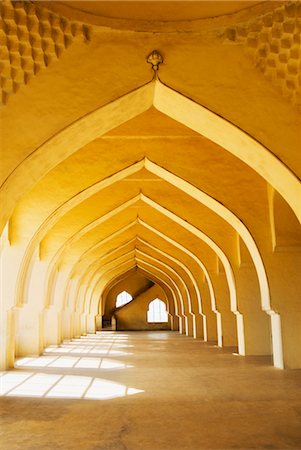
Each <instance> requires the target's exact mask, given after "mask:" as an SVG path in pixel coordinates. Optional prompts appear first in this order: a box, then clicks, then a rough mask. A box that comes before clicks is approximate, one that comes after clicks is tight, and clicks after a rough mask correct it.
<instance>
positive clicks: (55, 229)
mask: <svg viewBox="0 0 301 450" xmlns="http://www.w3.org/2000/svg"><path fill="white" fill-rule="evenodd" d="M125 106H126V107H125ZM151 106H152V107H155V108H156V109H157V110H158V111H160V112H161V113H164V114H165V115H167V116H168V117H171V118H172V119H175V120H176V121H177V122H179V123H182V124H184V125H186V126H188V127H189V128H190V129H192V130H193V131H194V132H195V133H197V134H201V135H202V136H205V137H206V138H209V139H211V140H212V141H213V142H215V144H217V145H219V146H220V147H222V148H223V149H225V150H227V151H228V152H230V153H231V154H232V155H234V156H235V158H238V159H239V160H240V161H243V162H244V163H246V164H247V166H248V167H249V168H250V167H251V168H252V169H253V170H255V172H256V175H254V174H253V172H252V173H248V172H247V173H248V176H249V177H250V179H251V178H252V177H254V179H256V181H257V183H258V186H259V187H258V190H259V191H260V192H263V190H264V189H266V190H267V202H266V203H265V205H264V207H263V209H264V208H265V209H268V214H269V218H270V221H271V223H272V228H269V229H265V233H261V224H259V226H258V227H257V225H256V226H254V227H253V228H252V223H251V222H249V223H248V225H246V224H245V223H244V222H243V221H242V220H241V218H240V217H239V215H237V214H235V212H234V210H235V208H234V210H233V211H232V210H231V208H229V207H226V206H225V205H224V204H223V202H222V201H219V200H217V199H215V198H214V195H209V194H207V192H206V189H205V188H204V189H202V188H201V187H200V186H198V182H197V177H196V174H194V173H193V170H192V168H190V171H191V180H190V181H187V180H186V179H185V178H186V177H184V176H183V177H181V176H180V172H181V170H179V169H177V170H176V171H175V172H178V174H176V173H174V172H173V171H172V170H171V167H172V163H171V162H169V164H167V166H169V167H164V166H163V165H162V163H161V161H160V162H158V163H156V162H154V161H153V160H152V159H150V158H149V157H147V156H145V155H144V157H143V158H141V159H139V160H138V162H132V163H131V164H129V165H128V166H126V167H123V168H121V169H120V170H117V171H115V172H114V171H113V172H112V170H109V171H108V172H107V173H109V175H107V176H104V174H105V172H103V177H102V178H101V179H100V180H98V181H95V182H94V183H91V181H90V182H89V184H87V186H86V188H85V189H80V190H78V192H76V193H75V194H74V193H72V192H70V193H69V194H68V195H69V197H68V195H67V194H66V196H65V197H64V196H62V199H63V198H65V200H60V201H59V202H58V203H57V204H56V203H55V201H53V207H52V209H51V211H50V212H49V211H48V209H43V206H41V209H40V211H39V214H36V215H35V216H34V217H33V220H32V221H30V222H27V223H26V224H25V222H24V223H23V222H22V214H24V211H25V213H28V212H30V210H31V208H32V205H35V201H34V200H35V198H37V197H35V195H36V193H35V189H36V191H37V192H38V191H39V189H42V187H43V182H45V183H46V184H47V183H48V182H49V181H50V180H49V178H51V173H52V171H55V170H56V168H57V167H59V169H58V170H62V171H63V170H64V169H63V168H60V164H61V163H62V164H63V163H64V161H68V158H69V157H71V155H72V154H73V153H74V152H75V151H76V150H78V151H80V149H81V148H82V147H84V146H85V145H88V144H89V143H90V142H91V141H92V142H93V141H94V140H95V139H97V138H98V137H99V136H101V135H102V134H103V133H105V132H107V131H109V130H111V129H113V128H116V127H117V126H118V125H120V124H121V123H123V122H125V121H126V120H127V119H129V118H131V117H133V116H134V117H135V116H137V115H139V114H141V113H143V112H145V111H147V110H148V109H149V108H150V107H151ZM116 111H118V115H116V118H115V113H116ZM96 123H97V124H99V123H101V124H103V125H101V126H97V127H96V126H95V124H96ZM83 129H85V130H86V132H85V133H82V130H83ZM194 138H195V137H194ZM67 140H70V143H71V145H69V146H65V142H66V141H67ZM50 153H51V157H49V158H45V154H50ZM33 161H34V164H33ZM119 165H120V163H119ZM29 167H30V171H31V173H32V177H30V178H28V177H27V178H24V171H26V170H28V168H29ZM110 169H111V168H110ZM47 173H49V175H47ZM141 173H142V174H143V175H141ZM146 173H147V174H148V175H147V176H146V175H145V174H146ZM43 175H44V178H42V181H41V184H40V185H39V182H38V180H39V179H40V177H41V176H43ZM133 176H135V177H137V176H140V177H141V178H139V179H138V181H137V180H136V179H134V180H136V181H135V183H136V184H135V186H134V188H133V189H129V190H128V191H125V192H124V194H123V192H122V189H120V186H121V184H122V183H123V182H124V181H125V180H130V179H131V177H133ZM149 176H152V177H154V179H155V180H156V181H155V182H154V183H155V184H156V183H157V181H158V182H160V183H163V189H162V191H164V190H166V192H168V195H169V196H170V198H171V203H169V204H168V205H166V204H164V201H162V197H161V198H160V195H161V194H160V192H159V191H158V190H156V189H153V188H152V187H151V188H149V187H146V186H147V183H148V181H147V180H148V177H149ZM20 179H22V180H23V181H22V186H23V189H24V191H26V192H28V197H27V198H26V196H25V200H24V198H22V199H21V193H20V190H19V189H17V186H18V180H20ZM141 180H142V181H141ZM263 181H264V182H263ZM266 182H268V183H269V186H268V187H266V185H265V183H266ZM34 183H36V187H35V185H34ZM139 183H140V184H139ZM138 186H139V193H137V192H136V191H137V187H138ZM141 186H142V187H141ZM30 188H31V190H30ZM108 189H110V190H111V192H113V193H114V195H115V192H117V191H118V194H117V193H116V199H117V200H118V203H117V204H109V202H108V200H107V199H108V196H107V190H108ZM62 191H63V192H64V189H62ZM132 192H133V195H132ZM1 193H3V194H4V193H6V194H7V193H9V195H8V197H7V198H8V201H7V202H6V208H5V211H4V215H3V220H5V219H7V218H8V217H10V214H11V213H12V211H13V206H14V205H15V204H16V201H17V200H18V199H21V200H20V202H19V203H18V206H17V207H16V208H15V211H14V214H13V215H12V217H11V218H10V221H9V223H8V225H7V226H6V228H4V231H3V233H2V251H1V258H2V260H3V261H5V263H3V267H4V269H3V272H4V283H3V291H2V299H3V305H4V306H3V308H4V311H5V313H6V314H5V318H4V319H3V326H4V329H5V330H6V333H5V338H4V344H3V346H4V347H5V353H4V354H5V357H4V361H3V364H4V365H7V361H8V363H9V364H11V362H10V361H11V360H13V358H14V355H15V353H17V354H22V353H26V352H39V351H41V348H42V347H43V345H44V344H45V343H47V344H48V343H51V342H52V341H53V340H54V341H55V342H58V341H59V340H60V339H62V338H66V337H68V336H69V337H70V336H71V335H73V334H74V333H75V334H76V335H78V334H81V333H85V332H86V331H90V332H91V331H93V330H95V320H96V322H97V316H102V313H103V307H104V305H103V304H102V301H101V299H102V293H103V291H104V290H105V289H106V287H107V285H108V284H109V283H111V282H112V280H115V279H117V278H118V277H119V276H123V275H124V274H125V273H127V272H128V271H130V270H133V269H135V270H136V269H139V270H140V271H144V272H145V273H147V274H148V276H150V277H155V278H156V279H157V280H158V282H159V283H160V285H161V286H164V288H165V289H166V290H167V291H168V292H169V295H170V296H171V298H172V303H173V305H174V306H173V309H174V316H175V320H174V324H173V326H174V329H179V331H180V332H183V333H186V334H187V335H191V336H194V337H196V338H197V337H199V338H201V339H204V340H208V338H210V339H211V337H212V338H216V340H217V342H218V344H219V345H231V344H234V343H237V346H238V351H239V353H240V354H241V355H245V354H248V353H249V352H251V353H252V352H271V353H272V355H273V358H274V365H275V366H276V367H283V365H284V362H283V356H284V358H285V360H286V365H287V366H295V365H298V364H299V362H298V361H299V354H298V350H296V351H293V350H292V347H293V342H294V341H295V339H297V337H298V331H297V324H298V321H299V310H298V308H299V303H298V305H297V294H296V283H298V279H297V273H298V270H299V268H300V259H299V254H297V253H296V252H295V251H294V250H291V248H296V245H298V242H299V235H300V230H299V228H298V227H299V224H298V220H297V217H299V216H300V201H299V200H300V195H299V194H300V184H299V182H298V180H297V178H296V176H295V175H294V173H293V172H292V171H291V170H290V169H288V168H287V167H286V166H285V165H284V164H282V163H281V162H280V161H279V160H278V159H277V158H275V157H274V156H273V155H272V153H271V152H269V151H268V150H267V149H265V148H264V147H263V146H262V145H260V144H259V143H258V142H256V141H255V140H253V139H252V138H251V137H250V136H247V135H246V134H245V133H243V132H242V131H241V130H239V129H238V128H236V127H235V126H233V125H232V124H230V123H229V122H227V121H225V120H223V119H221V118H219V117H218V116H216V115H215V114H213V113H212V112H210V111H208V110H207V109H205V108H204V107H202V106H200V105H198V104H196V103H194V102H192V101H191V100H188V99H187V98H185V97H184V96H182V95H180V94H178V93H177V92H176V91H175V90H172V89H170V88H168V87H166V86H165V85H164V84H163V83H161V82H160V81H159V80H156V81H154V82H151V83H148V84H147V85H146V86H144V87H142V88H139V89H137V90H135V91H133V92H131V93H130V94H127V95H125V96H123V97H122V98H120V99H118V100H115V101H114V102H112V103H111V104H110V105H107V106H103V107H102V108H100V109H98V110H97V111H94V112H93V113H91V114H89V115H88V116H85V117H84V118H82V119H80V120H78V121H77V122H76V123H74V124H73V125H71V126H70V127H68V128H66V129H65V130H63V131H62V132H60V133H59V134H58V135H56V136H54V137H53V138H51V139H50V140H48V141H47V142H46V143H45V144H43V145H41V146H40V147H39V148H38V149H37V150H36V151H35V152H34V153H33V154H32V155H31V156H29V157H28V158H27V159H26V160H24V162H23V163H22V164H21V165H19V166H18V167H17V168H16V170H15V171H14V173H13V174H12V175H11V176H10V177H9V178H8V179H7V181H6V182H5V183H4V185H3V187H2V190H1ZM64 195H65V194H64ZM97 196H98V197H99V198H100V199H102V200H103V201H104V203H105V202H107V210H106V211H104V212H102V213H101V214H100V215H97V214H96V215H95V216H94V217H92V214H90V213H89V214H90V215H87V219H86V223H82V222H81V221H80V214H79V213H80V209H81V208H82V207H83V204H84V203H85V202H89V201H90V199H92V198H94V197H95V198H98V197H97ZM179 196H183V198H185V202H186V203H187V211H189V214H190V216H189V220H186V219H185V218H184V217H183V216H185V211H186V210H185V208H183V207H182V205H180V207H179V208H178V209H179V211H177V212H175V211H172V208H171V205H172V200H173V199H175V200H176V199H177V198H178V197H179ZM279 198H280V201H279V202H278V200H279ZM120 200H121V202H120ZM276 202H278V203H276ZM113 203H114V202H113ZM276 204H277V205H278V206H276V208H275V205H276ZM279 204H280V206H279ZM54 205H55V207H54ZM260 206H261V205H260ZM134 208H136V209H138V210H139V214H134V215H133V214H131V213H132V211H133V209H134ZM142 208H144V209H145V211H147V214H145V217H144V215H143V209H142ZM140 209H141V211H142V213H141V214H140ZM194 211H196V212H195V213H194ZM205 211H206V217H208V223H210V225H212V227H213V229H214V227H215V226H217V227H218V226H219V224H220V226H221V227H223V229H224V230H226V231H225V233H226V235H227V233H228V236H230V235H231V239H233V237H234V239H233V241H232V242H231V245H230V246H229V243H228V242H222V241H223V239H221V238H219V237H218V233H216V232H213V234H214V236H215V237H212V236H211V235H210V232H209V227H208V226H207V228H208V232H206V224H202V221H201V220H200V217H201V215H202V212H205ZM275 211H277V212H276V214H275ZM279 211H282V212H284V211H285V215H289V216H290V217H291V218H292V220H290V221H289V227H290V230H287V226H288V225H287V222H285V223H284V221H283V220H282V219H281V213H279ZM265 212H266V211H265ZM72 215H74V216H76V217H77V222H76V221H75V222H73V225H72V223H71V222H72V220H73V216H72ZM69 216H70V222H69V226H70V228H69V229H68V226H67V227H66V225H68V220H69ZM153 216H155V217H156V221H155V222H156V223H158V222H161V223H163V224H164V225H163V228H164V227H165V226H167V228H166V229H168V224H171V223H172V224H173V225H172V226H173V227H175V229H176V232H173V233H171V234H173V237H172V236H171V234H170V233H165V232H164V231H163V230H162V227H160V226H159V227H156V226H155V223H151V221H148V220H147V217H153ZM211 217H212V218H211ZM213 217H214V218H213ZM250 217H252V214H251V215H250ZM279 217H280V219H279ZM117 218H118V222H119V223H120V226H118V227H116V226H112V223H113V222H114V220H116V219H117ZM277 221H278V228H279V229H281V228H282V227H283V229H284V230H285V234H286V233H287V232H288V231H290V235H291V236H294V242H293V243H292V244H291V242H290V243H289V246H288V248H285V253H281V252H279V253H278V254H277V253H276V252H275V250H277V241H278V242H280V241H281V233H277V230H276V228H277ZM74 224H75V225H74ZM216 224H218V225H216ZM20 225H24V229H21V228H22V227H21V226H20ZM62 226H64V227H65V230H67V229H68V232H66V231H64V230H63V228H60V227H62ZM72 227H73V228H72ZM106 227H107V228H106ZM100 228H101V229H102V230H105V233H104V234H103V235H102V237H101V238H99V239H97V240H96V242H93V239H92V235H93V233H94V232H95V231H96V230H100ZM262 228H264V227H262ZM271 229H272V230H274V231H273V233H272V232H271V234H272V238H270V237H268V239H267V233H268V232H270V230H271ZM70 230H71V232H69V231H70ZM137 230H138V231H137ZM180 230H181V231H180ZM275 230H276V231H275ZM51 235H53V236H54V235H55V239H53V240H52V237H51ZM175 235H177V237H176V236H175ZM181 235H183V239H182V238H181V237H179V236H181ZM184 235H185V238H184ZM188 235H189V237H188ZM99 236H101V233H100V234H99ZM85 239H86V240H87V241H86V242H85V243H84V247H81V244H82V243H83V242H84V241H85ZM218 240H220V242H218ZM18 241H19V242H18ZM270 241H271V242H272V243H273V244H272V246H271V248H269V245H270V244H269V242H270ZM183 242H185V245H184V244H183ZM196 243H198V250H197V251H193V250H192V249H195V246H196ZM77 246H78V247H77ZM80 247H81V248H80ZM280 247H281V246H279V245H278V250H279V248H280ZM163 249H164V250H163ZM202 253H204V254H205V253H206V255H209V256H206V258H205V259H207V260H208V261H210V262H209V263H204V258H203V257H202ZM212 261H214V264H215V265H216V267H215V268H214V269H212ZM284 263H285V265H286V267H287V270H288V273H286V274H283V275H284V276H285V278H286V282H285V283H282V284H281V283H280V282H279V274H280V273H283V269H282V268H283V264H284ZM210 264H211V267H210V269H208V265H209V266H210ZM244 265H245V266H244ZM252 285H253V286H252ZM202 291H204V292H206V294H204V292H202ZM205 296H207V297H208V298H209V302H208V304H207V305H206V306H205V303H206V301H205V300H204V297H205ZM283 296H285V297H286V301H285V302H284V301H283ZM296 305H297V306H296ZM295 306H296V308H297V310H296V309H295ZM33 311H35V312H34V314H32V312H33ZM296 312H297V314H296ZM264 314H266V315H264ZM41 321H42V323H43V326H42V328H43V333H42V338H41V333H40V329H41V327H40V324H41ZM259 323H260V324H261V326H262V329H261V332H260V333H259V334H260V338H259V339H258V328H257V327H258V324H259ZM11 324H13V325H11ZM292 325H293V329H294V330H295V331H294V333H295V335H294V336H292V333H291V329H292ZM289 329H290V331H288V330H289ZM14 330H18V332H17V333H15V331H14ZM21 336H22V338H21ZM8 341H11V342H12V343H13V344H12V346H11V347H10V346H9V345H8ZM14 346H15V347H14ZM284 347H285V350H284V351H283V348H284ZM12 348H13V349H12ZM249 348H253V350H249Z"/></svg>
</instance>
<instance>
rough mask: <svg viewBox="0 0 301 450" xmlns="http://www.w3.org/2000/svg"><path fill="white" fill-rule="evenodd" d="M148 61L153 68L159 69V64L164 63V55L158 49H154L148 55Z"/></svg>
mask: <svg viewBox="0 0 301 450" xmlns="http://www.w3.org/2000/svg"><path fill="white" fill-rule="evenodd" d="M147 62H148V63H149V64H151V65H152V69H153V70H154V71H155V72H156V71H157V70H159V65H160V64H161V63H163V58H162V55H161V54H160V53H159V52H158V51H157V50H153V51H152V52H151V54H150V55H148V57H147Z"/></svg>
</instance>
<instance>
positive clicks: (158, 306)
mask: <svg viewBox="0 0 301 450" xmlns="http://www.w3.org/2000/svg"><path fill="white" fill-rule="evenodd" d="M147 321H148V322H157V323H162V322H168V313H167V311H166V305H165V303H164V302H163V301H162V300H160V299H159V298H155V300H153V301H152V302H150V304H149V305H148V311H147Z"/></svg>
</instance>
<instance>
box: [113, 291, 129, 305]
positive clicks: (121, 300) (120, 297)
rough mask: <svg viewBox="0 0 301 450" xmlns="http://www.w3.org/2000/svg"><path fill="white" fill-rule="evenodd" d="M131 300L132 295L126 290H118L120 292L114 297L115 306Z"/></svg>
mask: <svg viewBox="0 0 301 450" xmlns="http://www.w3.org/2000/svg"><path fill="white" fill-rule="evenodd" d="M131 300H133V297H132V296H131V294H129V293H128V292H126V291H122V292H120V294H118V295H117V297H116V308H119V307H120V306H123V305H126V304H127V303H129V302H130V301H131Z"/></svg>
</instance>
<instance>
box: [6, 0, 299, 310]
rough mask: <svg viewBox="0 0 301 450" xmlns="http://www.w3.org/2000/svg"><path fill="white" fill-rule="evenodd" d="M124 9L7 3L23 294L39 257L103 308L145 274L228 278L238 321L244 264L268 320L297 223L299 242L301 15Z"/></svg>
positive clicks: (11, 165) (11, 193)
mask: <svg viewBox="0 0 301 450" xmlns="http://www.w3.org/2000/svg"><path fill="white" fill-rule="evenodd" d="M117 3H118V2H114V3H113V2H34V3H32V2H14V3H11V2H9V1H5V2H3V5H2V18H3V21H2V28H1V30H2V31H1V32H2V36H3V37H4V41H3V44H2V47H1V49H2V54H3V62H2V66H1V67H2V75H1V77H2V78H1V80H2V81H1V83H2V84H1V87H2V102H3V105H2V110H1V127H2V129H1V147H2V151H1V182H2V183H3V184H2V187H1V191H0V195H1V202H2V205H3V208H2V212H1V227H2V228H1V229H3V228H4V226H5V224H6V223H7V221H9V240H10V244H11V245H13V246H19V247H20V248H22V249H23V250H22V251H23V253H22V258H21V259H20V273H21V274H22V276H23V283H24V284H26V279H27V278H28V277H29V274H30V271H29V272H28V273H27V271H28V267H29V265H30V261H32V258H33V255H34V254H35V252H36V251H37V249H38V252H39V257H40V260H41V261H42V262H44V263H45V264H47V267H48V278H47V280H48V283H50V284H51V280H54V277H55V274H56V273H57V270H61V271H65V272H66V273H68V277H70V278H74V279H75V278H76V279H80V280H81V282H82V283H83V284H85V285H87V286H90V285H91V283H92V282H93V283H92V284H93V286H94V288H95V287H96V286H100V287H99V289H98V290H96V292H97V295H98V297H97V298H98V299H99V298H100V296H101V292H102V290H103V289H104V288H105V287H106V285H107V284H108V283H110V282H112V280H114V279H115V278H116V277H118V276H120V274H123V273H126V272H127V271H128V270H131V269H132V268H133V267H139V268H140V269H141V270H142V269H144V270H148V271H149V274H150V276H156V277H158V279H160V277H161V280H164V277H166V275H167V277H169V278H172V279H176V273H180V275H181V277H182V278H183V279H186V278H187V276H188V275H187V273H186V272H185V267H188V268H189V270H190V271H191V272H192V273H194V276H197V275H196V274H199V276H205V275H206V277H207V275H208V273H210V272H216V270H218V269H217V268H218V267H220V270H224V271H225V274H226V275H225V276H226V278H227V280H228V283H229V290H230V297H231V295H232V297H231V298H232V302H234V303H232V306H233V308H234V310H235V308H236V306H237V305H236V306H235V301H236V294H233V292H234V291H233V289H234V288H233V286H232V284H231V283H233V280H232V281H231V277H232V275H231V274H233V270H232V269H231V266H233V264H234V262H236V263H237V264H238V266H239V265H240V264H242V263H245V264H249V266H250V267H252V268H253V270H255V272H256V273H257V275H258V278H257V282H256V283H257V286H258V287H257V289H259V290H260V292H261V305H262V306H264V307H265V308H266V309H269V307H270V304H269V301H270V299H269V296H270V294H269V293H268V281H267V280H268V278H269V274H267V273H266V270H265V268H266V266H267V265H268V264H269V262H270V258H271V253H272V252H273V250H274V249H275V247H276V246H277V229H278V231H279V233H278V237H279V236H280V235H281V232H282V230H283V229H284V228H285V227H286V226H288V225H287V222H285V217H288V216H289V217H290V218H291V219H290V221H289V222H290V224H291V225H290V227H291V228H290V232H289V237H288V238H287V241H289V245H292V246H294V245H299V239H300V229H299V228H298V227H299V225H298V221H297V218H296V217H297V216H299V218H300V215H301V203H300V192H301V190H300V189H301V188H300V183H299V181H298V176H300V173H301V153H300V142H301V131H300V130H301V117H300V4H298V2H295V3H294V2H290V3H285V2H284V3H282V2H280V3H279V2H192V3H191V5H190V6H191V7H189V8H187V4H186V2H175V3H173V2H166V3H163V4H161V2H158V3H156V2H141V3H140V2H125V3H120V4H119V3H118V5H117ZM155 49H156V50H158V51H159V52H160V54H161V55H162V57H163V62H162V63H161V64H160V66H159V70H158V72H154V70H153V68H152V65H151V64H149V63H147V57H148V55H149V54H150V53H151V52H152V51H153V50H155ZM298 49H299V50H298ZM298 52H299V53H298ZM296 67H297V69H296ZM206 114H207V115H206ZM278 197H279V201H278V200H277V199H278ZM271 198H272V200H271ZM283 199H284V200H283ZM276 202H277V206H275V205H276ZM274 207H275V209H277V224H276V225H275V223H274V225H273V226H272V225H271V211H272V210H273V208H274ZM293 211H294V212H293ZM273 220H274V219H273ZM275 221H276V219H275ZM275 230H276V231H275ZM273 233H274V234H273ZM199 264H201V267H202V270H200V265H199ZM161 272H162V273H161ZM164 274H165V275H164ZM204 274H205V275H204ZM185 277H186V278H185ZM208 277H209V276H208ZM188 278H189V277H188ZM21 279H22V278H21ZM208 279H209V278H208ZM49 280H50V281H49ZM100 280H104V281H103V284H101V285H99V284H97V283H99V282H100ZM166 282H167V281H166V279H165V283H166ZM187 283H188V285H189V283H191V280H190V281H187ZM231 286H232V287H231ZM23 288H24V286H23V284H22V283H21V288H20V286H19V291H18V292H19V294H20V296H19V297H18V302H19V303H20V304H22V302H26V301H27V299H26V294H24V290H23ZM49 289H50V288H49ZM231 291H232V294H231ZM47 292H48V294H47V295H46V297H47V296H48V297H47V300H45V302H46V303H47V301H48V302H50V303H51V299H50V297H49V296H51V294H50V292H51V289H50V290H48V291H47ZM42 301H43V302H44V300H42ZM192 302H197V297H196V298H195V299H194V300H193V299H192ZM190 307H191V305H190ZM194 307H195V308H198V306H197V305H194ZM97 308H98V306H97V307H96V308H94V311H96V310H97ZM187 308H188V306H187ZM92 309H93V308H92ZM188 309H189V308H188Z"/></svg>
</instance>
